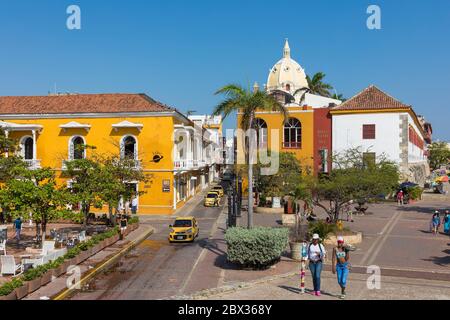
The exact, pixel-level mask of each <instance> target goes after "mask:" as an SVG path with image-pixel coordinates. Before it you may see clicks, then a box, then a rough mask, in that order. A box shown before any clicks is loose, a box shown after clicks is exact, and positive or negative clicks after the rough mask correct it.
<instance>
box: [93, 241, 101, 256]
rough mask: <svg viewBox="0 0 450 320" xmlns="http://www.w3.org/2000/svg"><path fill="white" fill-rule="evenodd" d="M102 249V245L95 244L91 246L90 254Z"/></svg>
mask: <svg viewBox="0 0 450 320" xmlns="http://www.w3.org/2000/svg"><path fill="white" fill-rule="evenodd" d="M102 249H103V246H102V245H101V243H98V244H96V245H95V246H94V247H93V248H92V255H94V254H96V253H97V252H99V251H101V250H102Z"/></svg>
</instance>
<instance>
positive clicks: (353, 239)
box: [324, 232, 362, 245]
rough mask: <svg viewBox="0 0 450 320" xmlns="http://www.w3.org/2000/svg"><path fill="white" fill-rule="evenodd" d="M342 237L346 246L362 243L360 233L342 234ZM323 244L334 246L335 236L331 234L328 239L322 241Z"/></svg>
mask: <svg viewBox="0 0 450 320" xmlns="http://www.w3.org/2000/svg"><path fill="white" fill-rule="evenodd" d="M342 236H343V237H344V241H345V243H346V244H351V245H355V244H359V243H361V242H362V233H361V232H354V233H352V234H344V235H342ZM324 243H325V244H331V245H335V244H336V243H337V236H336V235H334V234H331V235H329V236H328V238H327V239H326V240H325V241H324Z"/></svg>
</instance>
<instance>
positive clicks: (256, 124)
mask: <svg viewBox="0 0 450 320" xmlns="http://www.w3.org/2000/svg"><path fill="white" fill-rule="evenodd" d="M253 128H254V129H255V130H256V138H257V146H258V148H266V147H267V140H268V139H267V132H268V130H267V122H266V121H265V120H264V119H261V118H255V120H254V121H253Z"/></svg>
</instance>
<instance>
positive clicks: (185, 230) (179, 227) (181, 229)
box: [169, 217, 200, 242]
mask: <svg viewBox="0 0 450 320" xmlns="http://www.w3.org/2000/svg"><path fill="white" fill-rule="evenodd" d="M169 228H170V233H169V242H194V240H195V239H196V238H197V237H198V234H199V231H200V229H199V227H198V223H197V220H196V219H195V218H194V217H181V218H176V219H175V223H174V224H173V225H170V226H169Z"/></svg>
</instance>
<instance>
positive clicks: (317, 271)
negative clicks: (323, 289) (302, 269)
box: [308, 233, 326, 297]
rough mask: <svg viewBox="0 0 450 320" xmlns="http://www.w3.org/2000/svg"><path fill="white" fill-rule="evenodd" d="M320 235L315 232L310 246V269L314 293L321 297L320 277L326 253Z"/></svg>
mask: <svg viewBox="0 0 450 320" xmlns="http://www.w3.org/2000/svg"><path fill="white" fill-rule="evenodd" d="M319 241H320V237H319V235H318V234H317V233H315V234H313V237H312V240H311V243H310V244H309V246H308V260H309V270H310V271H311V276H312V279H313V287H314V291H313V292H311V294H312V295H316V296H318V297H320V295H321V293H320V277H321V274H322V265H323V260H324V258H325V255H326V251H325V247H324V246H323V245H322V244H321V243H319Z"/></svg>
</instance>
